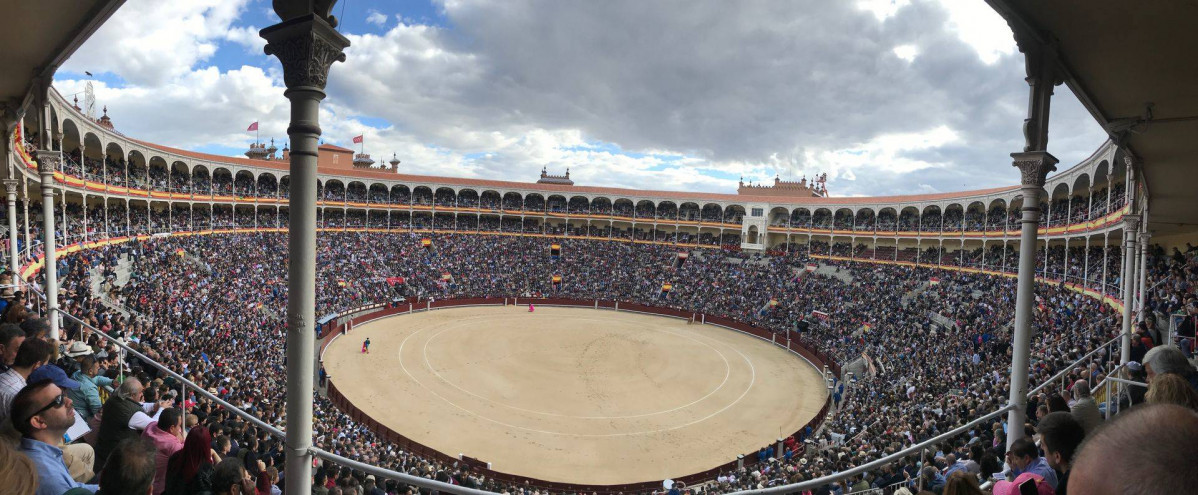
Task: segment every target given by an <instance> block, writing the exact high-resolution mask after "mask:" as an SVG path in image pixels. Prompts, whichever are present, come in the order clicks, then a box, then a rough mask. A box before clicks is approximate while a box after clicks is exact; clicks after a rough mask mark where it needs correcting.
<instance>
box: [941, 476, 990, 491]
mask: <svg viewBox="0 0 1198 495" xmlns="http://www.w3.org/2000/svg"><path fill="white" fill-rule="evenodd" d="M941 493H943V494H944V495H982V490H981V488H978V479H977V477H975V476H974V475H972V474H969V473H967V472H964V471H957V472H955V473H953V474H951V475H949V477H948V481H947V482H946V483H945V484H944V491H943V492H941Z"/></svg>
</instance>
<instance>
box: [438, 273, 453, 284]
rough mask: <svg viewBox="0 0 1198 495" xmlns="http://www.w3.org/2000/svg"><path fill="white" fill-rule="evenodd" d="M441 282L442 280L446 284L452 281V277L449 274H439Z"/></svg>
mask: <svg viewBox="0 0 1198 495" xmlns="http://www.w3.org/2000/svg"><path fill="white" fill-rule="evenodd" d="M441 280H444V281H446V282H448V281H450V280H453V275H450V274H449V272H443V273H441Z"/></svg>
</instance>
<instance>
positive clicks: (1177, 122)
mask: <svg viewBox="0 0 1198 495" xmlns="http://www.w3.org/2000/svg"><path fill="white" fill-rule="evenodd" d="M988 1H990V3H991V4H993V5H994V6H995V8H996V10H999V11H1000V13H1003V11H1004V10H1006V11H1008V12H1007V13H1008V14H1012V15H1014V16H1015V17H1017V19H1016V20H1015V22H1021V23H1024V24H1025V25H1028V26H1030V27H1032V28H1033V29H1036V30H1038V31H1040V32H1041V33H1042V34H1043V35H1044V36H1045V37H1046V39H1049V40H1055V41H1056V42H1057V44H1058V53H1059V57H1060V59H1061V62H1062V66H1063V67H1064V68H1065V70H1066V84H1067V85H1068V86H1069V88H1070V89H1072V90H1073V91H1074V93H1075V94H1077V96H1078V99H1079V100H1080V101H1081V102H1082V104H1083V105H1085V106H1086V108H1087V109H1088V110H1089V111H1090V113H1091V114H1092V115H1093V116H1094V118H1095V119H1096V120H1097V121H1098V123H1099V124H1100V125H1102V126H1104V127H1105V128H1107V129H1108V130H1118V129H1119V128H1120V127H1123V126H1120V124H1128V123H1135V124H1136V125H1133V126H1132V127H1131V131H1129V132H1127V134H1126V135H1125V141H1124V143H1125V145H1126V148H1127V149H1128V150H1129V151H1130V153H1131V154H1132V156H1134V157H1136V158H1137V159H1138V160H1139V161H1140V163H1141V164H1142V166H1143V168H1142V174H1143V175H1142V176H1143V177H1144V179H1145V180H1146V183H1147V192H1148V198H1149V206H1148V213H1149V221H1150V226H1149V228H1150V229H1151V230H1153V231H1155V232H1156V233H1159V234H1168V233H1179V232H1193V231H1195V230H1198V207H1195V206H1196V205H1195V200H1196V199H1198V195H1196V194H1195V193H1194V187H1193V184H1194V176H1193V175H1192V172H1193V171H1194V170H1195V169H1196V165H1198V63H1196V62H1195V61H1196V60H1198V29H1195V26H1198V2H1195V1H1166V2H1125V1H1119V0H1055V1H1051V2H1045V1H1042V0H988ZM1149 104H1151V105H1152V112H1151V115H1152V120H1150V121H1147V122H1140V123H1136V119H1142V118H1144V117H1145V116H1146V111H1145V109H1146V107H1147V105H1149ZM1049 142H1050V150H1051V142H1052V141H1051V139H1050V141H1049Z"/></svg>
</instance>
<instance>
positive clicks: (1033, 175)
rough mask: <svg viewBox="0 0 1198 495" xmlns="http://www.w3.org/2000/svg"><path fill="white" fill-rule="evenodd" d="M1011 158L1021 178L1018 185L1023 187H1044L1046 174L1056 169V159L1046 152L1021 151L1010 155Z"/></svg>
mask: <svg viewBox="0 0 1198 495" xmlns="http://www.w3.org/2000/svg"><path fill="white" fill-rule="evenodd" d="M1011 158H1012V159H1013V160H1014V163H1013V164H1012V165H1013V166H1014V167H1015V168H1018V169H1019V174H1020V175H1021V176H1022V177H1021V179H1020V181H1019V183H1020V184H1022V185H1023V186H1024V187H1027V186H1032V187H1038V188H1039V187H1044V182H1045V180H1047V179H1048V174H1050V173H1052V172H1053V171H1054V170H1056V169H1057V162H1058V160H1057V157H1055V156H1052V154H1051V153H1049V152H1047V151H1021V152H1019V153H1011Z"/></svg>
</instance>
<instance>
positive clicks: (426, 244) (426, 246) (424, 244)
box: [420, 237, 433, 249]
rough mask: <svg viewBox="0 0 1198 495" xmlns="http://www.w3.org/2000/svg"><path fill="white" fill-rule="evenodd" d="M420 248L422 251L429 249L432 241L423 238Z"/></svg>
mask: <svg viewBox="0 0 1198 495" xmlns="http://www.w3.org/2000/svg"><path fill="white" fill-rule="evenodd" d="M420 246H421V247H423V248H424V249H430V248H432V247H433V240H432V239H429V238H427V237H425V238H424V239H421V240H420Z"/></svg>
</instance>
